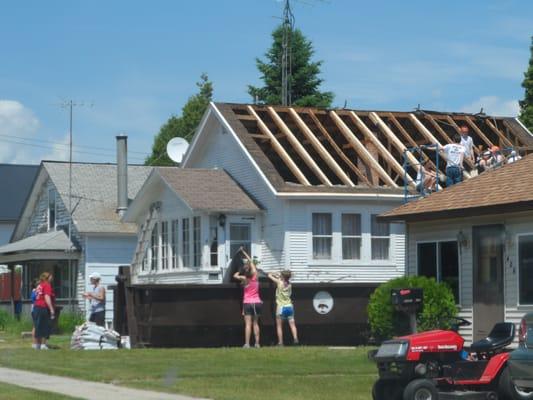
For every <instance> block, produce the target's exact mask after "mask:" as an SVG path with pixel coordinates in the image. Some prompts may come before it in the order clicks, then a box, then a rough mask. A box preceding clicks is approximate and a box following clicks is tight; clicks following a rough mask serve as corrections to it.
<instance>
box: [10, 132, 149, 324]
mask: <svg viewBox="0 0 533 400" xmlns="http://www.w3.org/2000/svg"><path fill="white" fill-rule="evenodd" d="M124 141H125V139H124ZM122 170H123V171H125V170H126V167H125V165H124V166H123V167H122ZM151 170H152V168H151V167H144V166H128V167H127V183H125V182H124V180H122V182H123V185H122V187H124V188H127V191H126V189H124V190H122V189H120V190H119V189H117V185H118V186H120V184H117V175H118V172H117V165H116V164H92V163H72V165H69V163H64V162H50V161H43V162H42V163H41V166H40V167H39V171H38V174H37V178H36V180H35V182H34V184H33V187H32V189H31V192H30V195H29V197H28V199H27V201H26V203H25V205H24V208H23V212H22V215H21V217H20V220H19V222H18V224H17V226H16V228H15V230H14V232H13V236H12V239H11V242H12V243H10V244H8V245H5V246H2V247H0V263H7V264H10V265H13V264H17V265H22V266H23V269H22V270H23V288H22V293H23V299H25V300H27V299H29V294H30V284H31V281H32V279H34V278H37V277H38V276H39V275H40V274H41V273H42V272H44V271H49V272H51V273H52V274H53V275H54V284H53V286H54V288H55V292H56V295H57V299H58V303H59V304H60V305H70V306H79V308H80V309H81V310H86V306H87V304H86V301H85V300H84V299H83V298H82V294H83V292H85V291H86V290H87V289H88V288H89V280H88V276H89V275H90V274H91V272H98V273H100V274H101V275H102V277H103V279H102V280H103V282H102V283H103V284H104V285H109V284H113V283H115V279H114V278H115V276H116V274H117V267H118V266H120V265H129V264H130V262H131V259H132V256H133V253H134V249H135V244H136V226H135V225H133V224H128V223H124V222H121V221H120V216H119V214H118V212H117V209H125V208H126V207H127V203H128V199H130V200H131V199H133V198H134V197H135V196H136V194H137V192H138V191H139V189H140V187H141V186H142V184H143V183H144V181H145V180H146V178H147V176H148V175H149V173H150V171H151ZM69 176H71V184H72V191H71V193H72V195H71V197H70V198H69V180H70V178H69ZM117 191H118V192H119V193H121V192H122V193H123V196H122V198H123V199H125V200H123V204H122V205H120V204H117V197H120V196H118V195H117ZM69 204H71V207H69ZM69 209H71V210H72V212H69ZM69 226H71V235H69ZM69 236H70V240H69ZM26 303H28V302H26ZM106 310H107V313H106V320H107V321H108V322H110V321H112V317H113V293H112V292H111V291H109V292H108V295H107V305H106Z"/></svg>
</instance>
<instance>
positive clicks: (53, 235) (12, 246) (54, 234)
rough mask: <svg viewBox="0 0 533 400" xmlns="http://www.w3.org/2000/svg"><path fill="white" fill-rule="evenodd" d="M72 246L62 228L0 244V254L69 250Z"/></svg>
mask: <svg viewBox="0 0 533 400" xmlns="http://www.w3.org/2000/svg"><path fill="white" fill-rule="evenodd" d="M73 247H74V246H73V245H72V243H71V242H70V240H69V239H68V237H67V235H66V233H65V232H64V231H62V230H59V231H51V232H46V233H40V234H37V235H34V236H30V237H27V238H26V239H22V240H19V241H16V242H14V243H9V244H6V245H4V246H0V254H7V253H17V252H25V251H69V250H72V248H73Z"/></svg>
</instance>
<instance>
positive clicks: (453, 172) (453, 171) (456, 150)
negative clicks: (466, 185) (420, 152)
mask: <svg viewBox="0 0 533 400" xmlns="http://www.w3.org/2000/svg"><path fill="white" fill-rule="evenodd" d="M422 147H423V148H425V149H427V150H436V149H437V148H438V146H436V147H433V146H422ZM439 151H440V152H441V153H442V154H443V155H444V157H445V158H446V187H449V186H452V185H454V184H456V183H459V182H462V181H463V160H464V157H465V152H466V151H465V148H464V146H463V145H462V144H461V136H459V135H457V134H456V135H455V136H454V137H453V143H449V144H447V145H446V146H444V147H442V148H439Z"/></svg>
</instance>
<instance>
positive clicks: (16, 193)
mask: <svg viewBox="0 0 533 400" xmlns="http://www.w3.org/2000/svg"><path fill="white" fill-rule="evenodd" d="M38 170H39V166H38V165H13V164H1V165H0V187H1V188H2V196H0V221H17V220H18V219H19V217H20V214H21V213H22V209H23V208H24V204H25V203H26V199H27V197H28V195H29V193H30V190H31V187H32V184H33V181H34V180H35V176H36V175H37V171H38Z"/></svg>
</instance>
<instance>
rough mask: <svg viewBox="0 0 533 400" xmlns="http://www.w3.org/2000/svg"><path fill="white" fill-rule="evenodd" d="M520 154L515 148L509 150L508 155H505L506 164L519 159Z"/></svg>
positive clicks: (520, 157)
mask: <svg viewBox="0 0 533 400" xmlns="http://www.w3.org/2000/svg"><path fill="white" fill-rule="evenodd" d="M521 159H522V156H520V154H517V153H516V151H515V150H513V151H511V154H510V155H509V157H507V164H512V163H514V162H516V161H518V160H521Z"/></svg>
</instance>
